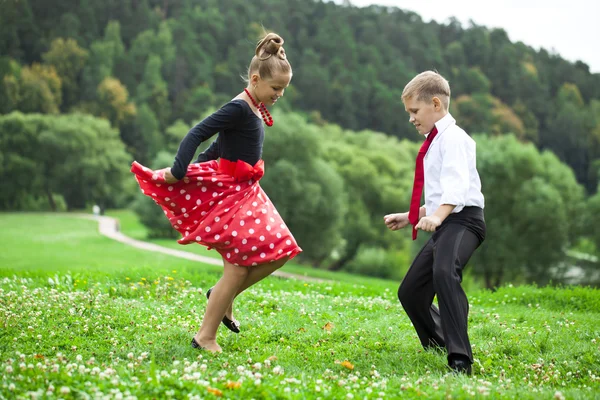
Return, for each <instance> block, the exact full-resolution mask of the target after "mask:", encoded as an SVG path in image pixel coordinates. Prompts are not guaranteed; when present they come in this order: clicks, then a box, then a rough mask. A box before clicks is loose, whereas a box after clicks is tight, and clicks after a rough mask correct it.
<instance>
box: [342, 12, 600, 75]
mask: <svg viewBox="0 0 600 400" xmlns="http://www.w3.org/2000/svg"><path fill="white" fill-rule="evenodd" d="M334 1H335V2H336V3H338V4H341V3H342V0H334ZM350 3H351V4H352V5H354V6H356V7H364V6H368V5H371V4H379V5H383V6H395V7H398V8H401V9H404V10H410V11H414V12H416V13H417V14H419V15H420V16H421V17H422V18H423V20H424V21H426V22H427V21H431V20H435V21H437V22H442V23H443V22H445V21H446V20H447V19H448V18H450V17H452V16H454V17H456V18H457V19H458V20H459V21H461V22H462V23H463V26H464V27H467V26H468V23H469V20H473V21H474V22H475V23H476V24H477V25H484V26H487V27H489V28H503V29H504V30H505V31H506V33H507V34H508V37H509V38H510V40H511V41H512V42H518V41H521V42H523V43H525V44H527V45H528V46H531V47H533V48H534V49H536V50H539V49H540V48H545V49H546V50H548V51H551V52H554V53H558V54H559V55H560V56H561V57H562V58H564V59H566V60H569V61H573V62H574V61H577V60H580V61H583V62H584V63H586V64H587V65H588V66H589V67H590V71H591V72H593V73H600V1H598V0H569V1H564V0H562V1H558V0H545V1H541V0H520V1H519V0H496V1H486V0H445V1H439V0H421V1H417V0H412V1H407V0H350Z"/></svg>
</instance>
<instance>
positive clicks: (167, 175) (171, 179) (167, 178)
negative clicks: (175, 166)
mask: <svg viewBox="0 0 600 400" xmlns="http://www.w3.org/2000/svg"><path fill="white" fill-rule="evenodd" d="M178 180H179V179H177V178H175V177H174V176H173V174H172V173H171V168H166V169H165V182H167V183H175V182H177V181H178Z"/></svg>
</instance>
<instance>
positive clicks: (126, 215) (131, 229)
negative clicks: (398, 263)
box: [106, 210, 398, 287]
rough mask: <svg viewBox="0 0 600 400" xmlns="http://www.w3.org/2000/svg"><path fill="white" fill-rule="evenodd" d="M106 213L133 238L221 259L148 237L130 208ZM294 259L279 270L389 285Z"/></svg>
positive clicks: (199, 248) (193, 247)
mask: <svg viewBox="0 0 600 400" xmlns="http://www.w3.org/2000/svg"><path fill="white" fill-rule="evenodd" d="M106 215H107V216H110V217H114V218H117V219H118V220H119V226H120V229H121V232H123V233H124V234H125V235H127V236H129V237H132V238H134V239H137V240H144V241H148V242H151V243H155V244H158V245H160V246H164V247H168V248H172V249H177V250H184V251H189V252H191V253H195V254H200V255H202V256H206V257H212V258H216V259H219V260H220V259H221V255H220V254H219V253H218V252H217V251H216V250H207V249H206V247H204V246H201V245H198V244H189V245H185V246H184V245H180V244H179V243H177V240H175V239H148V238H147V235H148V230H147V229H146V227H144V225H142V223H141V222H140V221H139V218H138V217H137V215H136V214H135V213H134V212H132V211H130V210H109V211H108V212H107V213H106ZM295 261H296V260H292V261H291V262H289V263H287V264H286V265H285V266H284V267H283V268H282V269H281V270H282V271H284V272H289V273H292V274H297V275H303V276H311V277H315V278H320V279H328V280H344V281H346V282H355V283H361V284H362V283H365V282H368V283H369V284H370V285H376V286H379V285H382V284H383V285H385V286H386V287H387V286H389V285H390V282H389V281H385V280H382V279H377V278H371V277H365V276H357V275H352V274H347V273H345V272H332V271H326V270H322V269H316V268H312V267H307V266H302V265H299V264H297V263H296V262H295ZM394 285H396V287H397V286H398V282H396V283H394Z"/></svg>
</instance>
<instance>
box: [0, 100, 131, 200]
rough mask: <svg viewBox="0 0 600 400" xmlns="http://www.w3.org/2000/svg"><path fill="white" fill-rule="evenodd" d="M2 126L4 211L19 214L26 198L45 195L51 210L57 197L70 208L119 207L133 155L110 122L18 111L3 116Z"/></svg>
mask: <svg viewBox="0 0 600 400" xmlns="http://www.w3.org/2000/svg"><path fill="white" fill-rule="evenodd" d="M0 127H1V129H0V143H1V144H2V149H3V151H2V153H1V157H0V158H2V159H3V160H4V163H3V167H2V169H1V170H0V176H1V178H2V182H3V183H2V185H3V187H2V189H3V190H2V193H3V194H2V196H1V197H0V198H1V199H2V200H1V203H0V204H2V207H3V208H4V209H19V208H20V203H21V202H22V201H23V199H24V196H25V194H44V195H45V196H47V199H48V203H49V204H50V206H51V208H52V209H55V208H56V205H55V199H54V194H59V195H61V196H62V197H63V198H64V199H65V201H66V203H67V206H68V208H69V209H74V208H75V209H77V208H83V207H85V206H86V205H87V204H88V203H95V204H99V205H101V206H102V207H108V206H117V205H118V204H117V203H116V201H115V199H117V198H118V196H120V194H121V193H122V192H123V189H124V186H123V183H124V178H125V176H126V175H127V174H128V165H127V164H128V161H129V160H130V156H129V155H128V154H127V153H126V152H125V148H124V146H123V143H122V142H121V140H120V139H119V134H118V132H117V131H116V130H114V129H112V128H111V127H110V125H109V123H108V122H107V121H104V120H101V119H97V118H94V117H91V116H87V115H78V114H73V115H64V116H46V115H40V114H32V115H23V114H21V113H18V112H15V113H11V114H9V115H6V116H3V117H0ZM4 149H5V150H4ZM39 149H44V151H39Z"/></svg>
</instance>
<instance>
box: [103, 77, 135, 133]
mask: <svg viewBox="0 0 600 400" xmlns="http://www.w3.org/2000/svg"><path fill="white" fill-rule="evenodd" d="M97 98H98V101H97V108H96V115H97V116H99V117H103V118H106V119H108V120H109V121H110V123H111V125H112V126H114V127H117V128H119V127H122V126H124V125H125V124H127V123H129V122H131V121H132V120H133V119H134V118H135V116H136V113H137V111H136V107H135V104H133V103H131V102H129V93H128V92H127V88H126V87H124V86H123V85H122V84H121V82H119V80H118V79H116V78H110V77H109V78H105V79H104V80H103V81H102V82H101V83H100V85H98V90H97Z"/></svg>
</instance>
